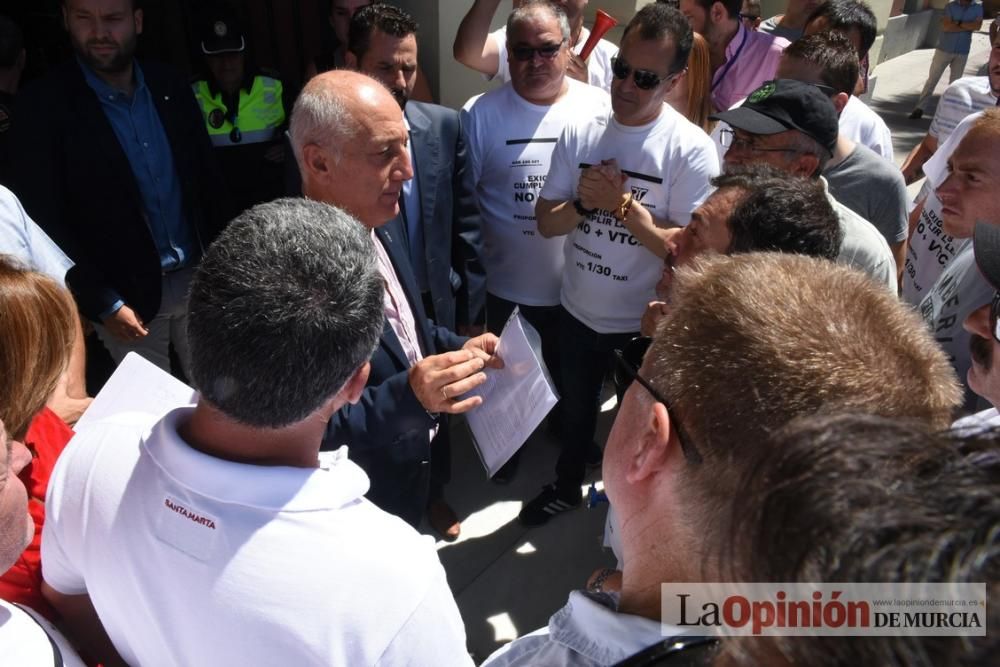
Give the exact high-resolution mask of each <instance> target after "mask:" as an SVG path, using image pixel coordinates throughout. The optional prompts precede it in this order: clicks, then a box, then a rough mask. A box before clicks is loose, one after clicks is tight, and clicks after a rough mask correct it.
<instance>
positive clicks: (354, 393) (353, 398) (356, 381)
mask: <svg viewBox="0 0 1000 667" xmlns="http://www.w3.org/2000/svg"><path fill="white" fill-rule="evenodd" d="M371 369H372V365H371V363H370V362H367V361H366V362H365V363H364V364H362V365H361V366H359V367H358V370H356V371H354V375H352V376H351V379H349V380H348V381H347V383H346V384H345V385H344V387H343V388H342V389H341V390H340V395H341V398H343V399H344V402H345V403H357V402H358V401H359V400H361V392H363V391H364V390H365V385H366V384H367V383H368V374H369V373H370V372H371Z"/></svg>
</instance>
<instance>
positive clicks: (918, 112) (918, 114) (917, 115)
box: [907, 107, 924, 120]
mask: <svg viewBox="0 0 1000 667" xmlns="http://www.w3.org/2000/svg"><path fill="white" fill-rule="evenodd" d="M923 117H924V110H923V109H921V108H920V107H917V108H916V109H914V110H913V111H911V112H910V115H909V116H907V118H909V119H910V120H919V119H921V118H923Z"/></svg>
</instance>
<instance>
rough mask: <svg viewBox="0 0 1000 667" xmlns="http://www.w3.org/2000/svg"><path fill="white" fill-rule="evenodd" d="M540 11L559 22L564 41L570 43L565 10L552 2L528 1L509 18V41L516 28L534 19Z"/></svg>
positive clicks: (542, 0) (544, 0)
mask: <svg viewBox="0 0 1000 667" xmlns="http://www.w3.org/2000/svg"><path fill="white" fill-rule="evenodd" d="M538 10H544V11H548V12H549V13H550V14H551V15H552V16H553V17H554V18H555V19H556V21H558V22H559V31H560V32H561V33H562V37H563V40H565V41H566V42H568V41H569V35H570V31H569V19H568V18H566V12H564V11H563V8H562V7H560V6H559V5H557V4H555V3H553V2H550V0H526V2H522V3H521V6H520V7H518V8H517V9H515V10H514V11H512V12H511V13H510V15H509V16H508V17H507V39H508V40H510V33H511V31H512V30H513V29H514V26H516V25H517V24H518V23H522V22H524V21H527V20H529V19H531V18H533V17H534V16H535V14H537V13H538Z"/></svg>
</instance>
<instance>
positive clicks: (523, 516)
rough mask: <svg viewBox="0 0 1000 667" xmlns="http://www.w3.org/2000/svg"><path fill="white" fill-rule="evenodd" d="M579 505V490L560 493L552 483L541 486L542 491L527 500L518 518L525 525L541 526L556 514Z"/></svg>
mask: <svg viewBox="0 0 1000 667" xmlns="http://www.w3.org/2000/svg"><path fill="white" fill-rule="evenodd" d="M579 506H580V492H579V491H576V492H575V493H571V494H569V493H560V492H559V490H558V489H557V488H556V487H555V485H553V484H549V485H548V486H545V487H542V492H541V493H540V494H538V495H537V496H536V497H535V498H534V499H533V500H530V501H528V503H526V504H525V506H524V508H523V509H522V510H521V513H520V514H518V515H517V518H518V520H520V522H521V523H522V524H524V525H525V526H541V525H543V524H546V523H548V521H549V519H551V518H552V517H554V516H555V515H556V514H561V513H563V512H567V511H569V510H571V509H576V508H577V507H579Z"/></svg>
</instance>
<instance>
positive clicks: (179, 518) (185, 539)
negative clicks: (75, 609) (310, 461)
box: [42, 407, 472, 667]
mask: <svg viewBox="0 0 1000 667" xmlns="http://www.w3.org/2000/svg"><path fill="white" fill-rule="evenodd" d="M192 410H193V408H191V407H183V408H178V409H176V410H173V411H172V412H169V413H167V414H166V415H165V416H164V417H163V418H162V419H159V420H158V419H157V418H156V417H152V416H150V415H144V414H137V413H131V414H123V415H119V416H116V417H113V418H109V419H106V420H103V421H99V422H96V423H94V424H91V425H89V426H88V427H85V428H83V429H82V430H81V431H80V432H79V433H77V435H76V436H75V437H74V438H73V440H72V441H71V442H70V444H69V445H68V446H67V448H66V450H65V452H64V453H63V455H62V457H61V458H60V459H59V462H58V463H57V464H56V468H55V471H54V472H53V474H52V479H51V481H50V482H49V491H48V497H47V500H46V511H47V518H46V522H45V528H44V532H43V536H42V565H43V571H44V576H45V580H46V582H47V583H48V584H49V585H50V586H52V587H53V588H55V589H56V590H57V591H59V592H61V593H63V594H66V595H78V594H83V593H88V594H89V595H90V598H91V600H92V601H93V603H94V607H95V608H96V609H97V613H98V615H99V616H100V618H101V622H102V624H103V625H104V628H105V629H106V630H107V632H108V635H109V636H110V637H111V640H112V641H113V642H114V645H115V648H116V649H117V650H118V652H119V653H120V654H121V655H122V657H123V658H124V659H125V660H126V661H127V662H129V663H130V664H134V665H138V664H142V665H177V666H178V667H179V666H181V665H183V666H186V667H187V666H192V665H250V664H257V665H306V664H310V665H312V664H322V665H376V664H378V665H404V664H413V665H429V664H434V665H471V664H472V663H471V660H470V658H469V656H468V654H467V653H466V648H465V630H464V627H463V625H462V619H461V617H460V616H459V613H458V609H457V607H456V606H455V601H454V598H453V597H452V595H451V592H450V590H449V589H448V584H447V581H446V579H445V573H444V569H443V568H442V567H441V563H440V561H439V560H438V557H437V553H436V552H435V550H434V545H433V542H432V541H431V539H430V538H429V537H425V536H421V535H418V534H417V533H416V531H414V530H413V529H412V528H411V527H410V526H408V525H406V524H405V523H404V522H403V521H402V520H400V519H398V518H396V517H394V516H391V515H389V514H387V513H385V512H383V511H381V510H380V509H378V508H377V507H375V506H374V505H372V504H371V503H370V502H368V501H367V500H365V499H364V498H363V497H362V496H363V495H364V493H365V492H366V491H367V490H368V478H367V476H366V475H365V473H364V472H363V471H362V470H361V469H360V468H359V467H357V466H356V465H355V464H354V463H353V462H351V461H349V460H348V459H347V449H346V448H341V449H340V450H338V452H337V453H336V455H335V456H333V457H332V460H330V461H329V462H327V464H326V467H325V468H308V469H307V468H292V467H283V466H256V465H247V464H241V463H233V462H230V461H224V460H221V459H217V458H214V457H211V456H208V455H206V454H202V453H201V452H199V451H197V450H195V449H193V448H191V447H190V446H188V445H187V444H186V443H185V442H184V441H183V440H181V439H180V437H179V436H178V431H177V430H178V426H179V425H180V424H181V423H183V421H184V420H186V419H187V418H189V416H190V414H191V411H192Z"/></svg>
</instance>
